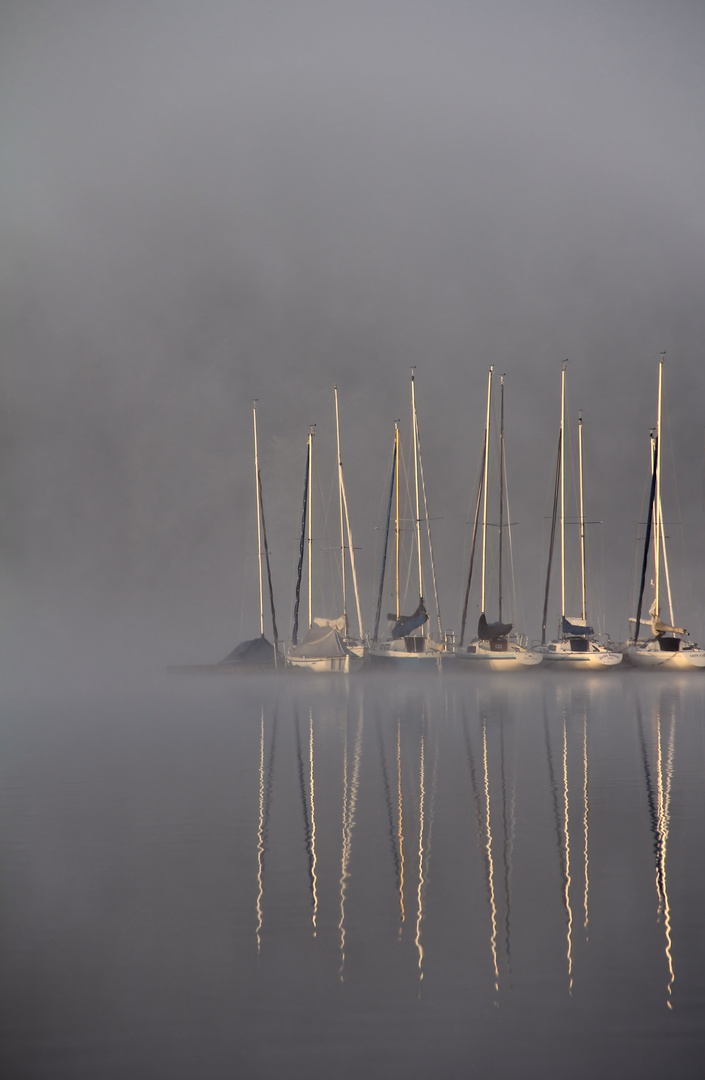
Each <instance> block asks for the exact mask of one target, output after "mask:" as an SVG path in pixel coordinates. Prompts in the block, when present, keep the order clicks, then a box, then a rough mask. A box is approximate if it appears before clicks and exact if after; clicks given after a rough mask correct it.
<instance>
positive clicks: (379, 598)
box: [372, 431, 399, 644]
mask: <svg viewBox="0 0 705 1080" xmlns="http://www.w3.org/2000/svg"><path fill="white" fill-rule="evenodd" d="M396 461H397V432H396V431H395V432H394V453H393V456H392V470H391V476H390V480H389V499H388V501H387V527H386V529H385V531H384V548H383V549H382V569H381V570H380V575H379V592H378V593H377V614H376V615H375V629H374V633H373V635H372V641H373V642H374V643H375V644H377V635H378V633H379V620H380V616H381V612H382V593H383V591H384V573H385V570H386V569H387V548H388V546H389V524H390V522H391V519H392V499H393V498H394V477H395V475H396ZM398 617H399V616H397V618H398Z"/></svg>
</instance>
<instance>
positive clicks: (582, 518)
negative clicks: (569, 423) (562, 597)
mask: <svg viewBox="0 0 705 1080" xmlns="http://www.w3.org/2000/svg"><path fill="white" fill-rule="evenodd" d="M578 463H579V469H580V570H581V575H582V590H583V591H582V598H583V612H582V621H583V626H585V625H586V623H587V609H586V604H585V506H584V503H583V414H582V413H579V414H578Z"/></svg>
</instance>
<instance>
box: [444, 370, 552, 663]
mask: <svg viewBox="0 0 705 1080" xmlns="http://www.w3.org/2000/svg"><path fill="white" fill-rule="evenodd" d="M493 374H494V367H491V368H490V371H489V377H488V380H487V419H486V422H485V443H484V449H483V454H482V459H483V467H482V475H481V479H480V487H479V489H478V493H477V502H476V506H475V521H474V523H473V538H472V544H471V554H470V569H469V572H468V583H467V588H466V590H465V604H464V607H463V617H462V620H461V630H460V641H459V643H458V646H457V648H456V650H455V657H456V659H457V660H462V661H466V660H468V661H471V662H472V663H473V664H474V669H475V670H478V671H479V670H482V671H522V670H524V669H526V668H529V667H535V666H536V665H537V664H540V663H541V661H542V659H543V656H542V655H541V653H540V652H537V651H536V650H535V649H529V648H527V647H526V645H524V644H522V642H521V641H520V640H519V638H518V637H517V635H516V634H513V635H512V634H511V631H512V628H513V623H505V622H503V621H502V554H503V531H504V506H505V485H504V480H505V462H504V375H502V376H500V388H501V406H500V417H501V420H500V464H499V570H498V608H499V618H498V621H497V622H492V623H488V622H487V616H486V610H487V609H486V606H485V584H486V580H487V493H488V477H489V456H490V455H489V439H490V410H491V403H492V376H493ZM481 497H482V499H483V519H482V589H481V613H480V619H479V622H478V627H477V637H475V638H474V639H473V640H472V641H471V642H470V644H469V645H464V644H463V642H464V638H465V625H466V619H467V610H468V597H469V595H470V583H471V580H472V569H473V562H474V556H475V540H476V538H477V525H478V514H479V510H480V498H481ZM507 517H509V514H508V513H507ZM510 635H511V636H510ZM462 666H464V665H462Z"/></svg>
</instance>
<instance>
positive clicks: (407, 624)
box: [368, 368, 447, 670]
mask: <svg viewBox="0 0 705 1080" xmlns="http://www.w3.org/2000/svg"><path fill="white" fill-rule="evenodd" d="M411 421H412V430H413V453H414V500H415V501H414V508H415V539H416V553H417V565H418V586H419V602H418V606H417V608H416V610H415V611H414V612H413V613H412V614H410V615H402V614H401V588H400V577H401V518H400V490H401V489H400V464H401V461H400V446H399V423H398V422H397V423H396V424H395V427H394V454H393V459H392V476H391V481H390V485H389V504H388V510H387V529H386V533H385V541H384V553H383V558H382V569H381V574H380V582H379V593H378V600H377V617H376V619H375V628H374V634H373V636H372V641H371V642H370V646H369V650H368V653H369V658H370V662H371V663H372V664H373V666H375V667H379V666H383V667H399V665H400V664H401V665H402V666H406V667H412V668H424V669H425V668H427V667H428V666H429V665H432V664H435V665H436V666H437V667H438V669H439V670H440V667H441V662H442V659H443V657H444V655H447V654H445V642H444V641H443V632H442V628H441V614H440V605H439V602H438V587H437V584H436V568H435V563H434V559H433V545H432V543H431V526H430V521H429V516H428V504H427V501H426V485H425V483H424V479H423V463H422V460H421V444H420V439H419V426H418V416H417V413H416V384H415V379H414V368H412V369H411ZM395 493H396V522H395V548H396V591H395V595H396V607H395V610H394V611H393V612H390V613H389V614H388V615H387V621H388V625H389V631H388V635H387V637H385V638H384V639H383V640H381V641H380V640H379V623H380V613H381V608H382V596H383V590H384V576H385V569H386V564H387V547H388V541H389V526H390V521H391V508H392V500H393V498H394V496H395ZM421 495H422V496H423V511H424V519H425V521H426V533H427V538H428V549H429V558H430V563H431V576H432V579H433V591H434V598H435V606H436V618H437V627H438V640H435V639H434V638H432V637H431V635H430V634H429V633H428V626H427V623H428V618H429V616H428V611H427V610H426V604H425V601H424V582H423V563H422V557H421V501H420V499H421Z"/></svg>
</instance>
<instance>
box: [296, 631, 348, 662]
mask: <svg viewBox="0 0 705 1080" xmlns="http://www.w3.org/2000/svg"><path fill="white" fill-rule="evenodd" d="M347 651H348V650H347V649H346V648H345V645H344V643H343V639H342V637H341V636H340V633H339V632H338V631H337V630H336V628H335V627H334V626H315V625H314V626H312V627H311V629H310V630H309V631H308V633H307V634H306V635H305V636H304V637H303V638H302V639H301V641H300V642H299V644H298V645H292V647H291V649H290V650H289V653H290V655H291V656H300V657H302V658H303V659H307V660H317V659H323V658H328V657H329V656H345V654H346V653H347Z"/></svg>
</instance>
